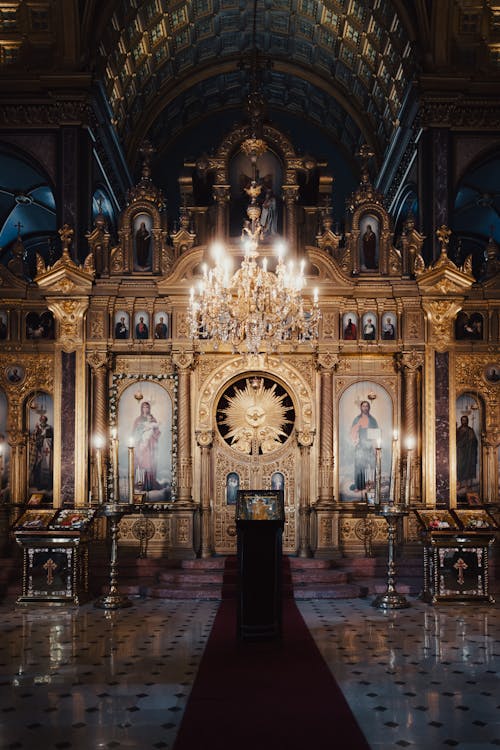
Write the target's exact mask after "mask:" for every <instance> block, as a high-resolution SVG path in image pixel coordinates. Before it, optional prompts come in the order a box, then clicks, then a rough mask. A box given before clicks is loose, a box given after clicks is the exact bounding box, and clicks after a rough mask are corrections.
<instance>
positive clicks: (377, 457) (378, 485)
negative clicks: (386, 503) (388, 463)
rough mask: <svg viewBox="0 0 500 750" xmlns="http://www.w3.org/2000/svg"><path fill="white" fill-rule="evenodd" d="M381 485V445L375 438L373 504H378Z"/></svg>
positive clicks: (378, 439)
mask: <svg viewBox="0 0 500 750" xmlns="http://www.w3.org/2000/svg"><path fill="white" fill-rule="evenodd" d="M381 487H382V446H381V443H380V438H377V447H376V448H375V504H376V505H379V504H380V493H381Z"/></svg>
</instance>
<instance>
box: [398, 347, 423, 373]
mask: <svg viewBox="0 0 500 750" xmlns="http://www.w3.org/2000/svg"><path fill="white" fill-rule="evenodd" d="M399 363H400V365H401V367H402V368H405V369H407V370H411V371H412V372H416V371H417V370H418V369H420V368H421V367H423V365H424V355H423V353H422V352H414V351H412V352H402V353H401V355H400V357H399Z"/></svg>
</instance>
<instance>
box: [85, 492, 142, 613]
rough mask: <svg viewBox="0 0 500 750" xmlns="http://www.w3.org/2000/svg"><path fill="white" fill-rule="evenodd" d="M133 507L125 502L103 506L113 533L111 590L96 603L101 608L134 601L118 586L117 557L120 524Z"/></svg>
mask: <svg viewBox="0 0 500 750" xmlns="http://www.w3.org/2000/svg"><path fill="white" fill-rule="evenodd" d="M132 511H133V508H132V507H131V506H130V505H128V504H125V503H106V504H105V505H102V506H101V511H100V515H103V516H105V518H107V519H108V522H109V529H110V535H111V557H110V563H109V591H108V593H107V594H104V595H103V596H100V597H99V599H97V600H96V602H95V603H94V606H95V607H99V608H100V609H121V608H122V607H130V606H131V605H132V602H131V601H130V599H129V598H128V596H127V595H126V594H121V593H120V592H119V590H118V586H117V567H118V564H117V558H118V524H119V523H120V521H121V519H122V518H123V516H124V515H125V513H131V512H132Z"/></svg>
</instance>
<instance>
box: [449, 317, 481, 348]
mask: <svg viewBox="0 0 500 750" xmlns="http://www.w3.org/2000/svg"><path fill="white" fill-rule="evenodd" d="M455 338H456V340H457V341H463V340H467V339H476V340H481V339H482V338H483V316H482V315H481V313H478V312H473V313H471V314H470V315H469V314H468V313H466V312H464V310H461V311H460V312H459V313H458V315H457V317H456V320H455Z"/></svg>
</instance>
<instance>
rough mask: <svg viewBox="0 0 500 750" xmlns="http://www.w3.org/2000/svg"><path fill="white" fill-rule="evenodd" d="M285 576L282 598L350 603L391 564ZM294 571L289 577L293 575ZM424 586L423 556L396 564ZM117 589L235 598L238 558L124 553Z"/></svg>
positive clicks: (348, 562) (404, 579)
mask: <svg viewBox="0 0 500 750" xmlns="http://www.w3.org/2000/svg"><path fill="white" fill-rule="evenodd" d="M287 560H288V563H289V565H288V566H286V567H285V569H284V574H283V593H284V595H285V596H287V595H290V596H291V595H293V596H294V597H295V599H351V598H358V597H366V596H371V595H376V594H380V593H384V591H385V590H386V582H387V559H386V557H385V556H377V557H345V558H340V559H337V560H317V559H314V558H299V557H288V558H287ZM1 563H2V564H1V565H0V596H1V597H2V598H6V597H8V598H14V599H15V598H16V597H17V596H19V594H20V593H21V559H20V556H17V555H16V556H15V557H14V558H9V557H6V558H2V560H1ZM491 563H492V564H491V566H490V593H492V594H493V595H494V596H496V598H497V599H498V596H499V594H500V566H499V563H498V561H497V560H494V561H493V560H492V561H491ZM288 571H289V572H288ZM422 587H423V564H422V557H421V554H413V555H411V554H410V555H407V556H406V557H405V558H404V559H397V560H396V588H397V590H398V591H399V592H400V593H401V594H405V595H410V596H417V595H418V594H419V593H420V592H421V590H422ZM89 588H90V596H91V597H94V598H96V597H97V596H99V595H100V594H102V593H103V592H107V591H108V590H109V557H108V555H107V551H106V550H105V549H104V548H103V549H102V550H100V551H98V550H95V553H94V554H91V564H90V571H89ZM118 588H119V590H120V591H121V592H122V593H124V594H128V595H129V596H133V597H136V596H139V597H152V598H158V599H206V600H215V601H219V600H221V599H223V598H227V597H232V596H236V593H237V563H236V558H235V557H228V558H226V557H224V556H219V557H211V558H208V559H194V560H170V559H167V558H161V557H148V558H138V557H136V556H135V555H134V554H132V553H128V554H127V552H126V551H125V550H122V551H121V553H120V555H119V558H118Z"/></svg>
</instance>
